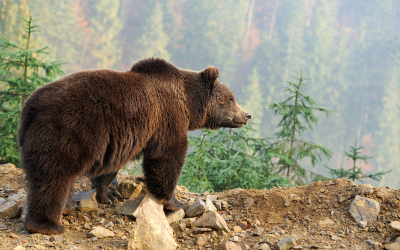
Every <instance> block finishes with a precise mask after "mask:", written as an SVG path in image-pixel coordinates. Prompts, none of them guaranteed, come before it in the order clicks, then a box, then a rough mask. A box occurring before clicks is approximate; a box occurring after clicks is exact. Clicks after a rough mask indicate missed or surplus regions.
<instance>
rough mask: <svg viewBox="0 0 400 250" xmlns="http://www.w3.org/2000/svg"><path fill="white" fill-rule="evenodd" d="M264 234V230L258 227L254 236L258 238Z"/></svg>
mask: <svg viewBox="0 0 400 250" xmlns="http://www.w3.org/2000/svg"><path fill="white" fill-rule="evenodd" d="M262 232H264V228H262V227H256V229H254V231H253V234H254V235H256V236H260V235H261V234H262Z"/></svg>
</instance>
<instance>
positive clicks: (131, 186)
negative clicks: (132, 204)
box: [118, 180, 142, 199]
mask: <svg viewBox="0 0 400 250" xmlns="http://www.w3.org/2000/svg"><path fill="white" fill-rule="evenodd" d="M137 186H138V184H136V183H135V182H133V181H129V180H125V181H122V182H121V183H120V184H119V186H118V191H119V193H120V194H121V196H122V198H124V199H129V198H130V197H131V195H132V194H133V192H134V191H135V190H136V187H137ZM141 189H142V187H141V186H140V191H141ZM139 193H140V192H139ZM136 197H137V196H136Z"/></svg>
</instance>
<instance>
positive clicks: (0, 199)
mask: <svg viewBox="0 0 400 250" xmlns="http://www.w3.org/2000/svg"><path fill="white" fill-rule="evenodd" d="M4 203H6V200H5V199H4V198H1V197H0V205H1V204H4Z"/></svg>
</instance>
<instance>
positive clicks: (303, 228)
mask: <svg viewBox="0 0 400 250" xmlns="http://www.w3.org/2000/svg"><path fill="white" fill-rule="evenodd" d="M23 177H24V174H23V171H22V170H20V169H15V168H14V167H13V166H12V165H1V166H0V197H1V198H3V199H7V198H8V197H10V196H12V194H17V193H18V192H19V193H21V189H22V188H25V189H26V187H25V184H24V182H23ZM123 180H132V181H137V180H136V178H135V177H133V176H126V175H119V176H118V181H119V182H121V181H123ZM73 189H74V190H72V193H74V192H76V191H87V190H90V189H91V184H90V182H89V180H88V178H86V177H81V178H79V179H77V180H76V182H75V185H74V188H73ZM176 195H177V197H178V199H180V200H183V201H191V200H192V201H193V200H195V199H196V198H197V199H198V198H201V197H206V196H207V195H208V194H207V193H205V194H194V193H190V192H188V191H187V190H186V188H184V187H180V188H178V189H177V192H176ZM213 195H217V196H218V198H217V199H218V200H222V201H224V203H225V206H223V207H222V208H221V211H220V213H221V215H222V216H223V217H224V219H225V220H226V221H227V225H228V227H229V229H230V230H231V232H230V233H225V232H223V231H204V232H199V231H198V230H197V231H196V230H195V228H184V229H183V230H182V229H181V227H180V226H179V222H176V223H172V224H171V226H172V227H173V229H174V237H175V240H176V242H177V243H178V245H179V249H222V248H223V247H224V245H225V243H226V242H227V241H233V242H235V244H236V245H238V246H240V247H241V248H242V249H259V248H260V247H261V246H262V245H263V244H267V245H268V246H269V247H271V249H278V246H277V243H278V242H279V241H280V240H282V239H284V238H288V237H293V238H295V240H296V243H297V246H296V247H295V249H383V248H384V247H385V246H388V244H393V243H394V242H395V241H396V242H397V241H398V240H400V239H396V237H397V236H398V234H399V233H397V232H396V231H395V230H394V229H392V228H391V227H390V226H389V224H390V223H391V222H392V221H396V220H400V219H399V216H400V201H399V199H400V191H399V190H392V189H390V188H376V187H372V186H370V185H368V184H367V185H356V184H354V183H353V182H352V181H349V180H347V179H337V180H333V181H324V182H314V183H311V184H310V185H308V186H299V187H290V188H280V187H277V188H273V189H270V190H254V189H250V190H244V189H239V188H238V189H233V190H227V191H224V192H220V193H215V194H213ZM357 195H358V196H361V197H367V198H370V199H373V200H375V201H377V202H378V203H379V205H380V212H379V214H378V217H377V220H376V221H375V222H369V223H367V225H366V227H364V228H362V227H360V226H358V225H357V223H356V222H355V220H354V219H353V218H352V217H351V216H350V214H349V207H350V203H351V202H352V201H353V200H354V198H355V197H356V196H357ZM1 198H0V199H1ZM0 202H1V200H0ZM122 202H123V200H121V202H120V203H118V204H113V205H105V206H102V209H103V211H104V210H107V208H115V207H117V206H118V205H120V204H122ZM0 206H1V205H0ZM110 221H112V222H113V226H112V227H111V228H109V229H110V230H112V231H113V232H114V237H111V238H104V239H97V238H90V237H89V236H88V232H89V231H90V230H92V228H93V227H94V226H98V225H100V224H102V225H104V224H106V223H108V222H110ZM63 223H64V225H65V226H66V228H67V231H66V232H65V233H64V234H62V235H59V236H51V235H50V236H48V235H42V234H29V233H28V232H26V231H25V230H24V228H23V223H22V222H21V220H20V218H19V216H17V217H16V218H12V219H9V218H5V219H0V249H14V248H15V247H17V246H22V247H23V248H21V249H26V248H29V249H47V248H50V249H127V245H128V241H129V237H130V232H131V230H132V228H133V225H134V219H132V218H130V217H128V216H125V215H122V214H114V215H111V216H110V215H107V214H104V213H101V212H100V213H94V212H92V213H91V214H85V216H82V214H81V213H79V212H78V211H75V212H73V213H71V214H68V215H64V218H63ZM256 230H258V232H256ZM398 246H399V247H400V245H398ZM264 247H266V246H264ZM264 249H266V248H264ZM393 249H397V248H393Z"/></svg>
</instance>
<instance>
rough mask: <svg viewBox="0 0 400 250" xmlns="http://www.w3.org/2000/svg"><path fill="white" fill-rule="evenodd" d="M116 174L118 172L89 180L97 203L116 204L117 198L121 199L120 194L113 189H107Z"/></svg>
mask: <svg viewBox="0 0 400 250" xmlns="http://www.w3.org/2000/svg"><path fill="white" fill-rule="evenodd" d="M117 174H118V171H117V172H113V173H110V174H105V175H101V176H97V177H94V178H92V179H91V181H92V187H93V188H95V189H96V191H97V194H96V199H97V201H98V202H99V203H103V204H111V203H113V202H118V198H119V199H121V198H122V196H121V194H120V193H119V192H118V191H117V190H116V189H115V188H113V187H109V185H110V183H111V182H112V181H113V180H114V179H115V177H116V176H117Z"/></svg>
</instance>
